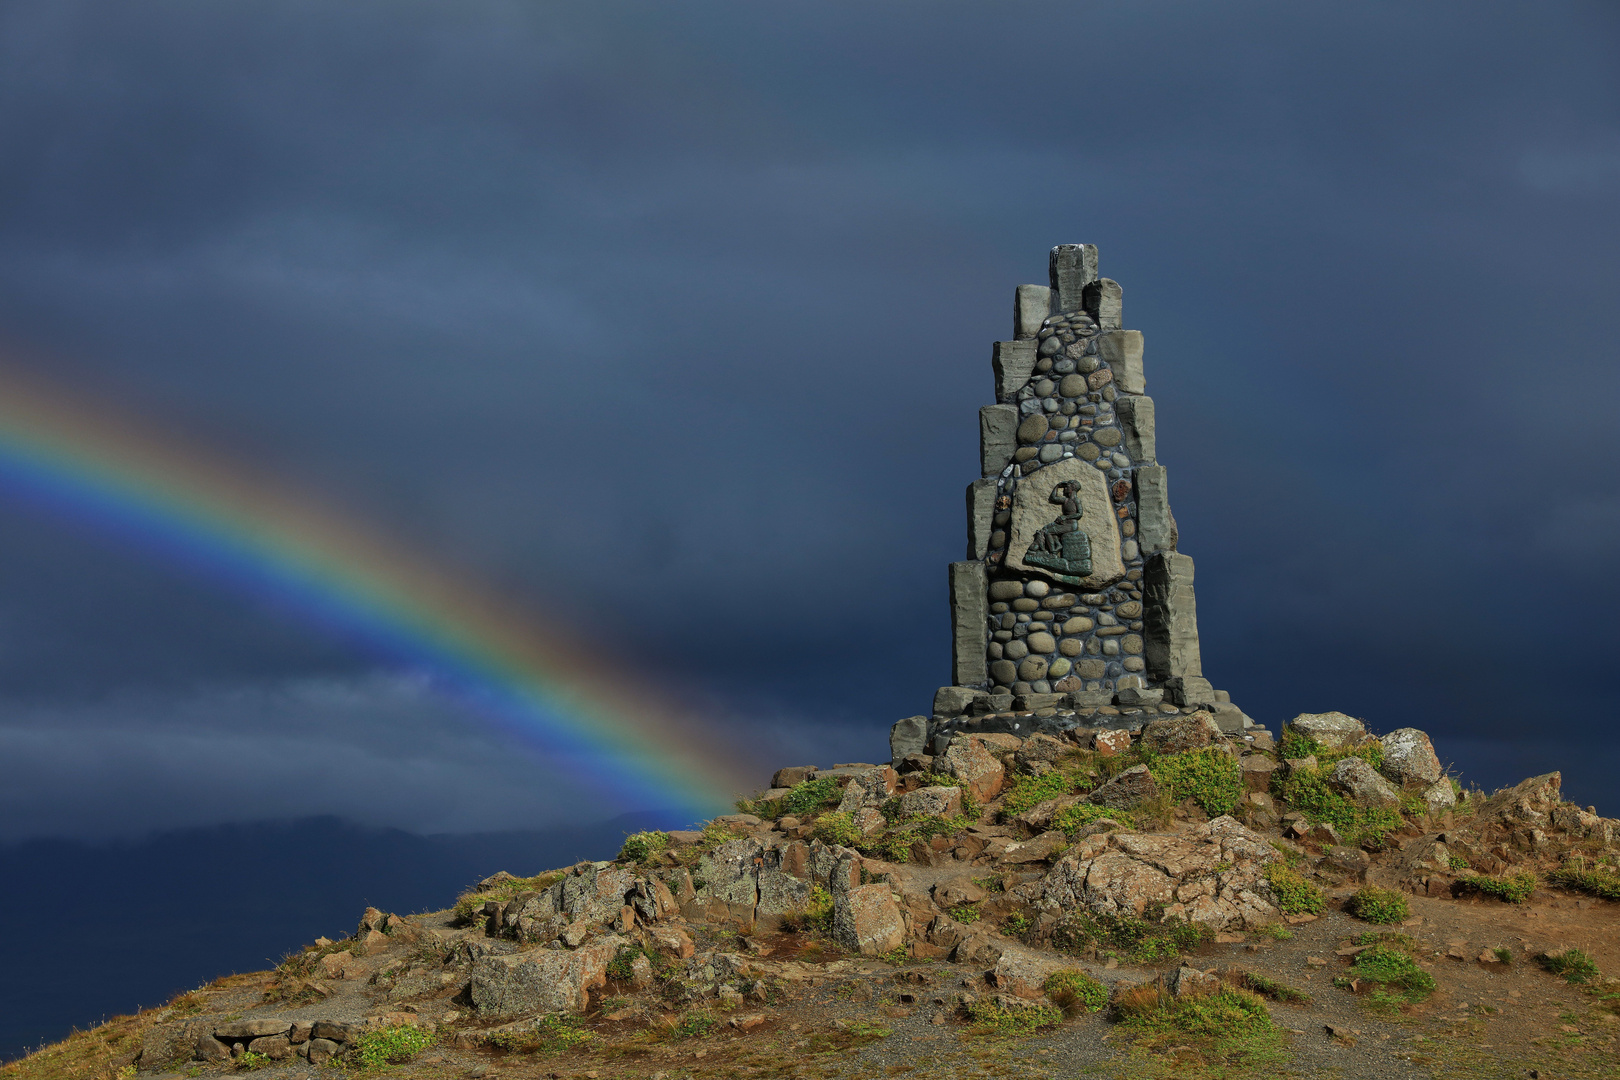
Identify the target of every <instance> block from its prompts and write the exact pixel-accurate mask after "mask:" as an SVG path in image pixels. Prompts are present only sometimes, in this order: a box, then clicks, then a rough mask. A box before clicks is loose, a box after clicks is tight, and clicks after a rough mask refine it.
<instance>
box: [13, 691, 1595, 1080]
mask: <svg viewBox="0 0 1620 1080" xmlns="http://www.w3.org/2000/svg"><path fill="white" fill-rule="evenodd" d="M1047 712H1048V715H1046V716H1042V715H1040V714H1039V713H1035V712H1031V713H1009V714H1006V715H1005V716H999V717H997V719H1000V720H1002V721H1005V722H1007V723H1008V724H1009V725H1010V724H1012V723H1017V724H1019V725H1020V726H1024V727H1026V728H1030V727H1036V726H1039V725H1040V724H1042V723H1043V722H1045V723H1046V724H1048V725H1049V726H1050V725H1051V724H1052V722H1053V721H1054V720H1056V719H1057V712H1056V710H1048V711H1047ZM1116 715H1117V722H1118V723H1120V724H1122V725H1128V726H1120V727H1082V726H1073V727H1070V728H1069V729H1068V730H1066V731H1063V732H1062V733H1061V734H1056V735H1054V734H1047V733H1044V732H1039V731H1037V732H1034V733H1032V734H1030V735H1028V736H1027V737H1022V736H1018V735H1014V734H1010V733H1007V732H990V733H982V732H960V733H956V734H950V735H947V736H945V737H944V738H942V739H940V740H939V741H938V742H937V743H936V746H937V748H938V750H939V753H937V754H933V755H927V754H908V755H906V756H904V757H902V758H899V759H897V760H894V761H891V762H890V763H888V764H884V765H878V764H843V765H835V766H833V767H831V768H815V767H809V766H805V767H795V768H784V769H781V770H779V771H778V772H777V773H776V775H775V777H774V780H773V784H772V786H771V787H770V788H769V789H767V790H765V791H763V792H761V793H760V794H759V795H758V796H757V797H756V798H753V799H750V800H746V801H744V802H742V803H740V804H739V808H738V809H739V812H738V813H736V814H731V815H727V816H724V817H720V818H717V819H715V820H713V821H710V822H708V823H707V824H706V825H705V826H704V827H703V828H702V829H701V830H694V831H688V832H668V833H663V832H656V833H638V834H635V835H633V836H630V837H628V838H627V839H626V841H625V844H624V847H623V850H622V851H621V852H620V853H619V855H618V857H617V858H615V859H613V860H610V861H605V862H587V863H581V864H579V865H576V866H571V867H565V868H559V869H554V870H550V871H547V872H545V873H540V874H535V875H532V876H516V875H513V874H511V873H506V872H501V873H496V874H494V875H492V876H490V877H488V878H486V879H485V880H483V881H482V882H480V883H479V884H478V885H477V886H476V887H475V888H474V889H473V890H471V891H469V892H468V893H467V894H466V895H464V896H462V897H461V898H460V899H459V900H458V901H457V903H456V904H455V905H454V907H452V908H449V909H447V910H444V911H439V912H433V913H428V914H418V915H408V916H402V915H397V914H385V913H383V912H379V911H376V910H368V911H367V912H365V913H364V915H363V916H362V918H361V920H360V922H359V925H358V927H357V928H356V931H355V933H354V935H353V936H351V937H350V938H348V939H346V940H342V941H331V940H327V939H324V938H323V939H319V940H317V941H316V942H314V943H313V944H311V945H310V946H308V947H307V948H305V949H303V950H302V951H300V952H299V953H297V954H295V955H293V956H291V957H289V958H288V959H287V960H286V961H285V962H284V963H282V964H281V965H280V966H279V967H278V968H276V969H275V970H273V971H267V972H258V973H253V974H248V975H236V976H230V977H227V978H224V979H220V980H218V981H216V982H215V983H213V984H210V985H209V986H205V987H202V988H200V989H198V990H196V991H193V992H191V993H189V994H185V995H182V996H181V997H179V998H177V999H176V1000H175V1001H173V1002H171V1003H170V1004H169V1005H168V1006H166V1007H164V1008H161V1009H156V1010H151V1011H148V1012H145V1013H142V1014H140V1015H138V1016H133V1017H124V1018H119V1019H118V1020H115V1021H112V1022H110V1023H109V1024H107V1025H104V1026H103V1027H101V1028H98V1029H96V1030H95V1031H92V1032H88V1033H85V1034H83V1035H79V1036H75V1037H74V1038H73V1039H70V1040H68V1041H66V1042H64V1043H62V1044H58V1045H57V1046H55V1047H51V1048H48V1049H46V1050H43V1051H41V1052H40V1053H38V1054H35V1055H33V1056H32V1057H30V1058H27V1059H24V1060H22V1061H20V1062H14V1063H12V1064H10V1065H8V1066H6V1067H5V1069H4V1073H5V1074H6V1075H8V1076H16V1077H47V1076H49V1077H56V1076H87V1077H88V1076H98V1075H108V1076H110V1075H116V1076H120V1077H129V1076H132V1075H142V1076H144V1075H155V1076H181V1075H185V1076H197V1075H207V1074H225V1073H233V1072H237V1071H258V1072H262V1073H263V1074H264V1075H265V1076H267V1077H270V1076H300V1077H305V1076H312V1075H318V1074H325V1073H326V1072H327V1071H330V1070H336V1069H349V1070H353V1069H355V1068H371V1069H393V1070H396V1071H400V1072H402V1073H404V1074H407V1075H458V1076H462V1075H465V1076H475V1077H489V1076H494V1075H496V1074H498V1073H504V1074H508V1075H512V1076H576V1075H577V1076H584V1077H597V1078H599V1077H608V1076H636V1077H660V1076H662V1077H666V1078H673V1077H676V1076H711V1075H712V1076H722V1075H724V1076H742V1075H806V1076H831V1075H841V1074H843V1073H844V1072H846V1071H850V1070H854V1071H857V1072H860V1073H862V1074H869V1073H872V1072H873V1071H874V1070H876V1071H880V1072H885V1073H886V1074H889V1075H901V1074H903V1073H906V1072H910V1071H913V1070H918V1071H924V1072H926V1073H928V1074H932V1075H940V1076H958V1075H960V1076H968V1075H984V1074H985V1073H986V1071H989V1072H991V1073H992V1074H994V1073H995V1072H996V1071H997V1070H1006V1071H1008V1072H1017V1073H1019V1074H1020V1075H1022V1074H1025V1073H1028V1074H1030V1075H1054V1076H1056V1075H1070V1074H1072V1073H1073V1072H1074V1071H1075V1070H1076V1069H1080V1068H1090V1069H1095V1070H1102V1071H1103V1074H1104V1075H1107V1074H1108V1071H1109V1070H1118V1071H1119V1072H1120V1074H1121V1075H1123V1074H1125V1073H1130V1074H1133V1075H1134V1074H1136V1073H1139V1072H1141V1071H1143V1070H1152V1069H1158V1068H1161V1067H1163V1068H1166V1069H1169V1068H1172V1067H1173V1068H1175V1069H1176V1070H1177V1075H1198V1074H1199V1072H1200V1071H1204V1070H1207V1071H1208V1074H1210V1075H1242V1074H1243V1073H1245V1072H1249V1071H1254V1072H1259V1071H1274V1070H1275V1069H1277V1068H1285V1067H1289V1068H1293V1069H1294V1070H1296V1071H1300V1072H1303V1073H1304V1074H1306V1075H1315V1074H1318V1073H1321V1074H1323V1075H1325V1074H1327V1073H1328V1072H1332V1073H1333V1074H1334V1075H1374V1076H1377V1075H1402V1076H1407V1075H1436V1076H1444V1075H1503V1076H1507V1075H1531V1074H1530V1073H1529V1072H1528V1071H1527V1070H1529V1069H1538V1070H1543V1071H1541V1072H1540V1075H1542V1076H1549V1075H1555V1076H1582V1075H1589V1076H1612V1075H1614V1071H1613V1070H1614V1068H1615V1062H1616V1058H1615V1056H1614V1054H1613V1050H1614V1038H1615V1035H1616V1034H1617V1033H1620V1015H1617V1010H1620V980H1615V979H1613V978H1610V977H1607V975H1606V973H1607V972H1609V971H1620V934H1617V928H1620V924H1617V922H1616V919H1615V914H1616V907H1615V900H1616V899H1620V865H1617V863H1620V821H1616V820H1615V819H1612V818H1606V817H1602V816H1600V815H1598V814H1597V813H1596V811H1595V810H1593V809H1592V808H1590V807H1588V808H1584V809H1583V808H1581V807H1577V806H1574V805H1571V804H1568V803H1565V802H1563V801H1562V799H1561V798H1560V792H1559V777H1558V774H1556V773H1552V774H1548V775H1546V776H1538V777H1534V778H1531V779H1528V780H1526V781H1524V782H1523V783H1521V784H1519V785H1517V786H1516V787H1513V788H1509V789H1506V790H1503V791H1499V792H1496V793H1495V794H1493V795H1486V794H1485V793H1483V792H1479V791H1468V790H1466V789H1464V788H1463V787H1462V786H1461V785H1460V784H1459V783H1457V782H1456V781H1455V780H1454V779H1452V778H1451V777H1448V776H1447V775H1446V774H1445V772H1444V770H1443V769H1442V767H1441V762H1440V760H1439V758H1438V757H1437V755H1436V753H1435V751H1434V748H1433V747H1432V745H1431V744H1430V740H1429V738H1428V737H1427V736H1426V735H1425V734H1424V733H1423V732H1421V731H1417V730H1415V729H1411V728H1406V729H1402V730H1399V731H1393V732H1390V733H1388V734H1386V735H1383V736H1382V737H1377V736H1374V735H1372V734H1370V733H1368V732H1367V730H1366V729H1365V728H1364V726H1363V724H1362V722H1361V721H1359V720H1356V719H1353V718H1351V717H1348V716H1345V715H1343V714H1339V713H1324V714H1315V715H1302V716H1300V717H1298V718H1296V719H1295V720H1294V721H1293V722H1292V723H1291V724H1289V725H1287V726H1286V727H1285V729H1284V732H1283V735H1282V739H1281V741H1280V743H1273V741H1272V739H1271V737H1270V736H1269V735H1268V734H1267V733H1266V732H1265V731H1264V730H1263V729H1251V730H1250V731H1248V732H1246V733H1243V734H1233V733H1227V732H1223V731H1222V730H1221V727H1220V725H1219V724H1217V723H1216V722H1215V720H1214V718H1213V717H1212V716H1211V715H1210V714H1209V713H1207V712H1204V711H1201V710H1192V711H1190V712H1182V711H1181V710H1180V709H1176V710H1175V711H1174V713H1173V714H1167V713H1160V712H1158V711H1157V710H1156V709H1155V710H1153V711H1151V712H1150V711H1147V710H1141V709H1135V710H1132V709H1120V710H1117V711H1116ZM1132 726H1134V728H1135V729H1134V730H1132ZM1509 1065H1511V1066H1512V1068H1511V1069H1509ZM1189 1070H1191V1072H1189ZM1479 1070H1487V1071H1479ZM1489 1070H1498V1071H1489ZM1499 1070H1507V1071H1499ZM1513 1070H1518V1071H1513ZM1545 1070H1551V1071H1545ZM1149 1074H1150V1075H1151V1074H1152V1073H1151V1072H1149ZM333 1075H337V1073H335V1072H334V1073H333Z"/></svg>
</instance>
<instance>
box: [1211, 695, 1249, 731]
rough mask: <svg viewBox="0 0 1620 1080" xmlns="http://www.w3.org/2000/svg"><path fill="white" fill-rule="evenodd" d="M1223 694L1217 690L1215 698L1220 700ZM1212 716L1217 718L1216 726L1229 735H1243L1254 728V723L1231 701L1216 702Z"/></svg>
mask: <svg viewBox="0 0 1620 1080" xmlns="http://www.w3.org/2000/svg"><path fill="white" fill-rule="evenodd" d="M1222 692H1223V691H1220V690H1217V691H1215V693H1214V696H1215V697H1216V698H1219V697H1220V696H1221V694H1222ZM1210 714H1211V715H1212V716H1214V717H1215V725H1216V726H1217V727H1219V728H1220V729H1221V730H1222V731H1224V732H1226V734H1228V735H1241V734H1243V732H1245V731H1247V730H1249V729H1250V728H1252V727H1254V721H1253V720H1250V719H1249V718H1248V717H1247V716H1245V715H1244V713H1243V710H1242V709H1240V708H1238V707H1237V706H1236V705H1233V704H1232V703H1231V702H1230V701H1216V702H1215V705H1214V707H1213V708H1212V709H1210Z"/></svg>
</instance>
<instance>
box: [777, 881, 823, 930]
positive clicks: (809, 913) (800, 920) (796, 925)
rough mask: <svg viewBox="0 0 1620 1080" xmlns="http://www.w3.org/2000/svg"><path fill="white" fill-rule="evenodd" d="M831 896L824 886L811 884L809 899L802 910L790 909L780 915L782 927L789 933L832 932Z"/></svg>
mask: <svg viewBox="0 0 1620 1080" xmlns="http://www.w3.org/2000/svg"><path fill="white" fill-rule="evenodd" d="M832 917H833V898H832V893H830V892H828V891H827V890H826V888H825V887H824V886H821V885H812V886H811V887H810V899H809V900H808V901H807V902H806V903H805V906H804V909H803V910H802V911H790V912H788V913H787V914H786V915H783V916H782V929H783V930H784V931H786V932H787V933H790V934H802V933H807V932H818V933H822V934H830V933H832Z"/></svg>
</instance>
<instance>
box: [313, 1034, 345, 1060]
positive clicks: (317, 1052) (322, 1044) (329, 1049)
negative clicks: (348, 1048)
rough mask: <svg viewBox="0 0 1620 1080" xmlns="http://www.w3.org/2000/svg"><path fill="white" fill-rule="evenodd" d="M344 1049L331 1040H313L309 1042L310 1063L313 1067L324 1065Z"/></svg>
mask: <svg viewBox="0 0 1620 1080" xmlns="http://www.w3.org/2000/svg"><path fill="white" fill-rule="evenodd" d="M342 1049H343V1047H341V1046H339V1045H338V1044H337V1043H335V1042H333V1041H332V1040H331V1039H311V1040H309V1063H310V1064H311V1065H324V1064H326V1062H328V1061H330V1060H331V1059H332V1056H333V1055H334V1054H336V1053H337V1052H338V1051H339V1050H342Z"/></svg>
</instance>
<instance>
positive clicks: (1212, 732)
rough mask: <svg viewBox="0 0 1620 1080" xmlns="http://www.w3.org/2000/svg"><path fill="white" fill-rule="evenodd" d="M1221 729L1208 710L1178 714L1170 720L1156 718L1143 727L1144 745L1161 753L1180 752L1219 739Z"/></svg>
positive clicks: (1196, 748) (1203, 745) (1194, 748)
mask: <svg viewBox="0 0 1620 1080" xmlns="http://www.w3.org/2000/svg"><path fill="white" fill-rule="evenodd" d="M1220 737H1221V729H1220V728H1218V727H1216V726H1215V721H1214V719H1213V718H1212V717H1211V716H1210V715H1209V713H1206V712H1195V713H1193V714H1192V715H1191V716H1178V717H1175V718H1174V719H1170V720H1154V721H1153V722H1152V723H1150V724H1148V725H1147V726H1146V727H1144V728H1143V729H1142V745H1143V746H1144V747H1147V748H1148V749H1149V750H1152V751H1154V752H1156V753H1160V754H1179V753H1181V752H1182V751H1183V750H1198V749H1201V748H1202V747H1205V746H1208V745H1210V744H1211V743H1213V742H1215V741H1217V740H1218V739H1220Z"/></svg>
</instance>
